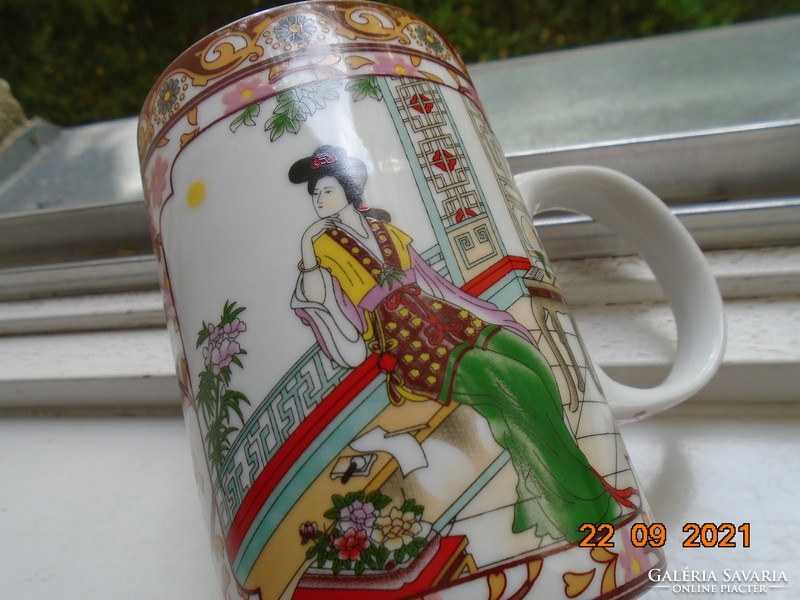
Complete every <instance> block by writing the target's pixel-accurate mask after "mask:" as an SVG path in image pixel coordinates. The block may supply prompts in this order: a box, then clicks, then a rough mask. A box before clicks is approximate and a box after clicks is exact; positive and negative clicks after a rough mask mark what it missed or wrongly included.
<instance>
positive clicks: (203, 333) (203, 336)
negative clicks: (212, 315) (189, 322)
mask: <svg viewBox="0 0 800 600" xmlns="http://www.w3.org/2000/svg"><path fill="white" fill-rule="evenodd" d="M209 335H211V333H210V332H209V331H208V324H207V323H206V322H205V321H203V328H202V329H201V330H200V331H199V332H198V334H197V345H196V346H195V348H199V347H200V344H202V343H203V342H205V341H206V340H207V339H208V336H209Z"/></svg>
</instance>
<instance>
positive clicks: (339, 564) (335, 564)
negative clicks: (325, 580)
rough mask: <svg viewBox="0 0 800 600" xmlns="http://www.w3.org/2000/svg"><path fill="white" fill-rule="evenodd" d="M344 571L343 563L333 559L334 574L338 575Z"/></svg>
mask: <svg viewBox="0 0 800 600" xmlns="http://www.w3.org/2000/svg"><path fill="white" fill-rule="evenodd" d="M341 570H342V561H340V560H339V559H338V558H335V559H333V574H334V575H338V574H339V571H341Z"/></svg>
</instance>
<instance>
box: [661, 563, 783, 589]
mask: <svg viewBox="0 0 800 600" xmlns="http://www.w3.org/2000/svg"><path fill="white" fill-rule="evenodd" d="M647 577H648V578H649V579H650V581H653V582H655V583H660V584H662V585H659V586H656V587H668V588H670V589H671V590H672V591H673V592H675V593H676V594H677V593H682V594H686V593H689V594H694V593H696V594H708V593H721V594H753V593H756V594H758V593H760V594H764V593H767V592H768V591H769V590H771V589H776V588H786V587H788V585H789V579H788V578H787V577H786V572H785V571H777V570H772V571H769V570H766V569H762V570H756V569H752V570H750V569H722V572H721V573H718V572H715V571H705V570H697V569H683V570H678V569H675V570H671V571H670V570H666V569H650V571H649V572H648V573H647Z"/></svg>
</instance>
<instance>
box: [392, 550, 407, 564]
mask: <svg viewBox="0 0 800 600" xmlns="http://www.w3.org/2000/svg"><path fill="white" fill-rule="evenodd" d="M405 559H406V549H405V547H402V548H398V549H397V550H395V551H394V560H395V562H397V563H398V564H400V563H401V562H403V561H404V560H405Z"/></svg>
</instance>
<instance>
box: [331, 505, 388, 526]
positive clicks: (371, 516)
mask: <svg viewBox="0 0 800 600" xmlns="http://www.w3.org/2000/svg"><path fill="white" fill-rule="evenodd" d="M377 517H378V511H377V510H375V507H374V506H372V503H371V502H367V503H366V504H362V503H361V502H360V501H358V500H356V501H354V502H353V503H352V504H350V505H349V506H345V507H344V508H343V509H342V510H341V511H340V512H339V525H340V527H341V528H342V529H344V530H347V529H355V530H356V531H367V530H368V529H371V528H372V526H373V525H374V524H375V519H376V518H377Z"/></svg>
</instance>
